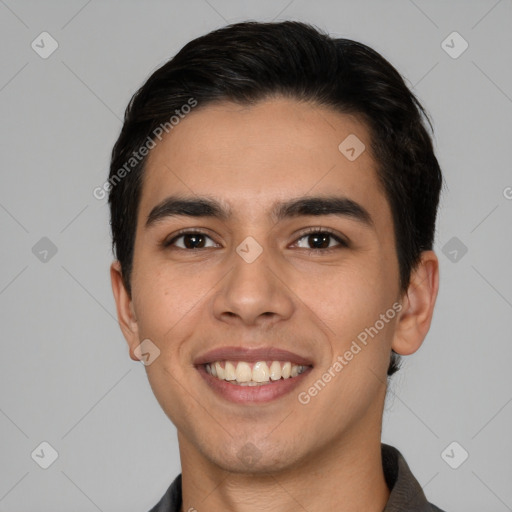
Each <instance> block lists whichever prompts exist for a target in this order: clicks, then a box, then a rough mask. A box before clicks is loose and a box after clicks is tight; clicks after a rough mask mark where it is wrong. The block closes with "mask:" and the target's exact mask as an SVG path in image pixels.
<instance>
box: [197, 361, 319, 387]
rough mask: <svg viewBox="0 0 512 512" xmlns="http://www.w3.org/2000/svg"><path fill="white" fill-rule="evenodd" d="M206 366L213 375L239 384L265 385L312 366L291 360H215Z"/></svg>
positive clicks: (289, 376) (294, 374) (287, 377)
mask: <svg viewBox="0 0 512 512" xmlns="http://www.w3.org/2000/svg"><path fill="white" fill-rule="evenodd" d="M204 367H205V370H206V373H208V374H209V375H211V376H212V377H215V378H216V379H218V380H221V381H226V382H229V383H230V384H233V385H237V386H264V385H268V384H271V383H273V382H276V381H279V380H286V379H293V378H294V377H297V376H298V375H300V374H301V373H304V372H305V371H306V370H307V369H308V368H311V366H305V365H298V364H294V363H292V362H290V361H257V362H246V361H214V362H211V363H207V364H205V365H204Z"/></svg>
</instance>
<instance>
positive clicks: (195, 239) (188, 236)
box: [163, 230, 216, 250]
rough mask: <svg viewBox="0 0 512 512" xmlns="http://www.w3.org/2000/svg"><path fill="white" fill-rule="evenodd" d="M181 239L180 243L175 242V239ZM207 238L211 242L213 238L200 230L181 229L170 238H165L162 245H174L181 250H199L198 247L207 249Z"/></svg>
mask: <svg viewBox="0 0 512 512" xmlns="http://www.w3.org/2000/svg"><path fill="white" fill-rule="evenodd" d="M180 239H183V243H182V245H179V244H177V243H176V242H177V240H180ZM207 239H209V240H211V241H212V242H213V240H212V239H211V238H210V237H209V236H208V235H207V234H206V233H203V232H201V231H190V230H189V231H181V232H180V233H178V234H177V235H176V236H174V237H173V238H171V239H170V240H167V241H165V242H164V243H163V246H164V247H171V246H176V247H177V248H178V249H183V250H187V249H190V250H199V249H208V247H205V243H206V240H207ZM215 246H216V244H215V242H214V245H213V246H210V247H215Z"/></svg>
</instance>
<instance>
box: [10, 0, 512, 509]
mask: <svg viewBox="0 0 512 512" xmlns="http://www.w3.org/2000/svg"><path fill="white" fill-rule="evenodd" d="M246 19H256V20H267V21H270V20H284V19H296V20H304V21H307V22H311V23H313V24H316V25H317V26H318V27H320V28H323V29H326V30H327V31H329V32H330V33H332V34H336V35H338V36H340V37H348V38H353V39H356V40H359V41H362V42H364V43H367V44H369V45H370V46H372V47H374V48H375V49H376V50H378V51H379V52H381V53H382V54H383V55H384V56H385V57H386V58H388V59H389V60H390V61H391V62H392V63H393V64H394V65H395V66H396V67H397V68H398V69H399V71H400V72H401V73H402V74H403V75H404V76H405V77H406V78H407V80H408V82H409V84H410V85H411V87H413V89H414V91H415V93H416V94H417V95H418V96H419V98H420V100H421V101H422V102H423V103H424V104H425V106H426V107H427V109H428V111H429V112H430V114H431V115H432V118H433V120H434V127H435V133H436V135H435V142H436V149H437V154H438V156H439V159H440V163H441V165H442V168H443V171H444V174H445V179H446V184H447V187H446V190H445V191H444V194H443V197H442V202H441V209H440V216H439V225H438V238H437V242H436V250H437V252H438V254H439V257H440V263H441V288H440V294H439V298H438V304H437V309H436V313H435V316H434V321H433V326H432V328H431V331H430V333H429V335H428V337H427V339H426V341H425V343H424V345H423V346H422V348H421V349H420V350H419V352H417V353H416V354H415V355H413V356H409V357H408V358H406V362H405V365H404V367H403V369H402V370H401V372H400V373H399V374H397V375H396V376H395V377H394V378H393V383H392V386H391V390H390V392H389V395H388V398H389V399H388V400H387V403H386V414H385V417H384V427H383V440H384V441H385V442H389V443H391V444H393V445H395V446H397V447H398V448H399V449H400V450H401V451H402V453H403V454H404V455H405V457H406V460H407V461H408V463H409V465H410V467H411V469H412V470H413V473H414V474H415V475H416V477H417V479H418V480H419V482H420V483H421V485H422V486H423V487H424V490H425V493H426V494H427V496H428V497H429V499H430V500H431V501H432V502H434V503H436V504H437V505H438V506H440V507H441V508H443V509H446V510H447V511H448V512H452V511H457V510H464V511H480V510H486V511H496V512H502V511H506V510H512V487H511V486H510V482H511V480H512V438H511V435H510V432H511V420H512V404H511V401H512V378H511V372H510V362H511V358H510V356H511V352H512V344H511V343H510V342H511V341H512V339H511V338H512V337H511V334H510V319H511V313H512V279H511V273H510V262H511V257H512V236H511V229H512V228H511V226H512V223H511V218H512V217H511V214H512V199H511V198H512V188H507V187H512V173H511V168H510V162H511V160H512V159H511V156H512V155H511V141H512V137H511V135H512V133H511V132H512V128H511V121H512V70H511V67H510V55H511V49H512V30H511V27H512V23H511V22H512V2H511V1H510V0H501V1H496V0H479V1H450V2H447V1H444V2H441V1H425V0H414V2H413V1H408V0H396V1H380V2H377V1H348V0H344V1H334V0H332V1H329V0H323V1H316V2H311V1H310V2H307V1H305V0H294V1H290V0H281V1H270V0H263V1H262V0H259V1H257V2H256V1H243V2H242V1H238V2H237V1H234V0H229V1H228V0H208V1H206V0H191V1H186V2H185V1H176V0H175V1H170V2H162V1H151V2H142V1H139V2H134V1H131V2H128V1H124V2H121V1H100V0H92V1H88V2H87V1H86V0H76V1H66V2H64V1H60V2H56V1H47V2H41V1H22V0H17V1H15V0H0V23H1V31H0V42H1V44H0V52H1V56H2V66H1V68H0V111H1V114H0V115H1V119H2V132H1V139H2V153H1V188H0V229H1V233H2V244H1V246H0V263H1V267H0V311H1V328H2V345H1V348H2V350H1V356H2V357H1V358H0V389H1V396H0V433H1V442H0V511H4V512H5V511H10V512H22V511H24V512H30V511H47V512H49V511H52V512H59V511H69V510H73V511H77V512H80V511H84V512H89V511H90V512H94V511H96V510H100V511H104V512H107V511H112V512H116V511H119V512H120V511H128V510H133V511H139V512H142V511H146V510H148V509H149V508H150V507H151V506H152V505H154V504H155V503H156V501H157V500H158V499H159V498H160V496H161V495H162V494H163V492H164V491H165V489H166V488H167V486H168V485H169V483H170V481H171V480H172V479H173V478H174V476H175V475H176V474H178V472H179V471H180V467H179V458H178V448H177V442H176V435H175V429H174V427H173V426H172V424H171V423H170V421H169V420H168V419H167V417H166V416H165V414H164V413H163V412H162V411H161V409H160V407H159V405H158V404H157V402H156V399H155V398H154V397H153V394H152V392H151V389H150V387H149V384H148V382H147V379H146V376H145V371H144V367H143V366H142V364H141V363H139V362H134V361H132V360H131V359H130V358H129V356H128V350H127V345H126V342H125V341H124V338H123V337H122V334H121V331H120V329H119V327H118V324H117V321H116V315H115V306H114V301H113V297H112V292H111V287H110V279H109V271H108V268H109V264H110V262H111V260H112V254H111V252H110V234H109V225H108V222H109V217H108V207H107V203H106V199H104V200H97V199H95V198H94V197H93V194H92V191H93V189H94V188H95V187H97V186H101V185H102V184H103V182H104V181H105V179H106V177H107V173H108V163H109V155H110V151H111V148H112V145H113V143H114V141H115V139H116V137H117V135H118V133H119V130H120V128H121V119H122V115H123V112H124V108H125V106H126V104H127V102H128V101H129V99H130V97H131V95H132V94H133V93H134V92H135V91H136V90H137V88H138V87H139V86H140V85H141V84H142V82H143V81H144V79H145V78H146V77H147V76H148V74H149V73H150V72H152V71H153V70H154V69H156V68H157V67H159V66H160V65H161V64H163V63H164V62H165V61H166V60H167V59H168V58H170V57H171V56H172V55H173V54H175V53H176V52H177V51H178V50H179V48H180V47H181V46H182V45H183V44H184V43H186V42H187V41H189V40H190V39H192V38H194V37H196V36H198V35H201V34H203V33H206V32H208V31H210V30H212V29H214V28H217V27H220V26H222V25H225V24H226V22H235V21H242V20H246ZM43 31H47V32H49V33H50V34H51V35H52V37H53V38H54V39H55V40H56V41H57V42H58V45H59V46H58V49H57V50H56V51H55V52H54V53H53V54H52V55H51V56H49V57H48V58H47V59H43V58H41V57H40V56H39V54H38V53H36V52H35V51H34V50H33V49H32V47H31V43H32V41H34V40H35V41H36V42H37V41H40V39H38V36H39V34H40V33H41V32H43ZM453 31H457V32H458V33H459V34H460V35H461V36H462V37H463V38H464V39H465V40H466V41H467V42H468V44H469V47H468V49H467V50H466V51H465V52H464V53H463V54H462V55H460V56H459V57H458V58H452V57H451V56H450V55H448V53H447V52H446V51H445V49H443V47H442V46H441V43H442V41H443V40H445V39H446V37H447V36H448V35H449V34H451V33H452V32H453ZM445 44H446V43H445ZM447 44H449V45H450V46H454V49H452V52H453V51H454V50H457V49H460V48H461V41H460V40H454V42H453V43H452V42H451V40H450V39H448V43H447ZM45 47H46V48H48V44H47V43H45ZM43 237H47V238H48V239H49V240H51V242H52V243H53V244H54V245H55V248H56V249H57V252H56V253H55V254H54V255H52V252H51V251H50V252H48V253H47V254H46V253H44V252H41V251H44V250H48V240H43V241H41V242H40V240H41V239H42V238H43ZM453 237H456V240H452V241H451V242H449V241H450V240H451V239H452V238H453ZM38 243H39V245H36V244H38ZM446 244H448V245H446ZM462 244H464V246H465V247H467V253H466V254H463V250H462V249H463V246H462ZM34 246H35V249H34ZM443 248H444V252H443ZM453 251H457V252H456V253H454V252H453ZM45 257H46V260H45ZM43 441H46V442H48V443H49V444H50V445H51V446H52V447H53V448H54V449H55V450H56V451H57V452H58V458H57V460H56V461H55V462H54V463H53V464H52V465H51V466H50V467H49V468H48V469H42V468H41V467H40V466H39V465H38V464H36V462H35V460H33V458H32V457H31V453H32V452H33V451H34V449H36V448H37V447H38V446H39V445H40V443H41V442H43ZM453 441H456V442H457V443H459V445H460V446H461V447H462V448H463V449H464V450H466V451H467V452H468V453H469V458H468V459H467V460H466V461H465V462H464V463H463V464H461V465H460V466H459V467H458V468H457V469H452V468H451V467H450V466H449V465H448V464H447V462H446V460H448V459H447V458H446V452H445V456H444V458H443V456H442V455H441V454H442V453H443V451H444V450H445V448H446V447H447V446H448V445H449V444H450V443H452V442H453ZM461 450H462V449H461V448H460V447H459V446H456V448H455V450H454V451H453V452H451V451H450V450H448V453H449V455H450V456H451V457H450V458H451V462H452V464H454V463H457V461H458V462H460V460H461V457H462V456H461V454H462V453H463V452H462V451H461ZM39 453H40V450H39ZM48 454H49V452H48V450H47V451H46V452H45V455H44V456H46V457H48V456H49V455H48ZM40 457H41V459H42V458H44V457H43V456H42V455H40ZM34 459H37V457H34Z"/></svg>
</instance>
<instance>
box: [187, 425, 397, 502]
mask: <svg viewBox="0 0 512 512" xmlns="http://www.w3.org/2000/svg"><path fill="white" fill-rule="evenodd" d="M374 426H375V424H374ZM380 426H381V423H380V422H379V426H378V428H377V429H376V428H371V429H369V428H364V426H361V425H360V424H359V425H357V428H354V429H353V432H351V433H350V434H346V435H344V436H343V439H340V440H337V441H334V442H333V443H329V445H328V446H326V447H325V448H324V450H322V451H317V452H315V454H314V456H313V457H307V458H305V459H304V460H303V461H302V462H301V463H300V464H298V465H295V466H294V467H293V468H287V469H286V470H282V471H279V472H269V473H266V474H263V475H262V474H257V475H254V474H248V473H233V472H230V471H225V470H223V469H222V468H219V466H218V465H216V464H214V463H212V462H211V461H207V460H206V459H205V458H204V456H203V455H202V454H199V453H198V452H197V451H196V450H195V448H194V447H193V446H192V445H191V444H190V443H189V442H188V441H187V439H186V438H185V437H184V436H183V435H181V434H180V433H178V438H179V444H180V453H181V462H182V496H183V507H182V512H186V511H189V510H197V511H199V512H201V511H202V510H208V511H211V512H221V511H225V510H230V511H233V512H249V511H250V512H252V511H254V510H262V511H265V512H277V511H279V512H288V511H290V512H291V511H296V510H307V511H308V512H320V511H322V512H325V510H337V511H340V512H355V511H361V510H364V511H365V512H382V510H383V509H384V507H385V505H386V503H387V501H388V499H389V494H390V491H389V489H388V487H387V485H386V481H385V478H384V471H383V468H382V457H381V440H380Z"/></svg>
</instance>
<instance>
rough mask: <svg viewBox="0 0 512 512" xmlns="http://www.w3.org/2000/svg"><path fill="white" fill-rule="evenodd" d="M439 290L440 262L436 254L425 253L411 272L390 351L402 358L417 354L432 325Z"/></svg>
mask: <svg viewBox="0 0 512 512" xmlns="http://www.w3.org/2000/svg"><path fill="white" fill-rule="evenodd" d="M438 289H439V262H438V259H437V256H436V254H435V253H434V251H424V252H423V253H422V254H421V260H420V262H419V263H418V265H417V266H416V268H415V269H414V270H413V272H412V273H411V279H410V284H409V287H408V288H407V292H406V293H405V294H404V296H403V301H402V305H403V308H402V311H401V312H400V316H399V317H398V320H397V325H396V329H395V335H394V338H393V343H392V344H391V348H392V349H393V350H394V351H395V352H396V353H398V354H400V355H404V356H405V355H409V354H413V353H414V352H416V351H417V350H418V349H419V348H420V346H421V344H422V343H423V340H424V339H425V336H426V335H427V332H428V330H429V328H430V324H431V322H432V316H433V313H434V305H435V302H436V298H437V292H438Z"/></svg>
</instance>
